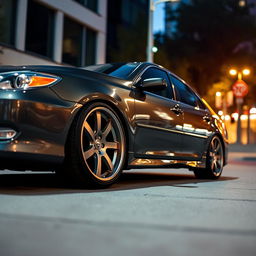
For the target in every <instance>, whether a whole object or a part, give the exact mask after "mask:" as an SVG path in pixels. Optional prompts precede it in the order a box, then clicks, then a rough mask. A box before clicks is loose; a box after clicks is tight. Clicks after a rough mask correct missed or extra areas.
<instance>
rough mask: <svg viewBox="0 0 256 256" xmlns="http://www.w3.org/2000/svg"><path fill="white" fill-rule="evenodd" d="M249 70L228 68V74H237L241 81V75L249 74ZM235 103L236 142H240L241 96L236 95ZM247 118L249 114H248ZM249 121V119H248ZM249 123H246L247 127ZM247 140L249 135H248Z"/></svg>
mask: <svg viewBox="0 0 256 256" xmlns="http://www.w3.org/2000/svg"><path fill="white" fill-rule="evenodd" d="M250 73H251V71H250V69H248V68H245V69H243V70H236V69H234V68H232V69H230V70H229V74H230V75H231V76H237V79H238V81H242V80H243V75H244V76H248V75H250ZM236 104H237V110H238V118H237V131H236V134H237V143H238V144H241V114H242V104H243V98H242V97H237V98H236ZM248 118H249V115H248ZM249 122H250V121H249ZM249 125H250V124H249V123H248V127H247V128H248V129H250V128H249ZM248 141H249V137H248Z"/></svg>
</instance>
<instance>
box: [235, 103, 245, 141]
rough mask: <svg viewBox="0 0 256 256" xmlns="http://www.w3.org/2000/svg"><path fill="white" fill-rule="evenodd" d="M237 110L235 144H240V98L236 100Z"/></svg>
mask: <svg viewBox="0 0 256 256" xmlns="http://www.w3.org/2000/svg"><path fill="white" fill-rule="evenodd" d="M236 104H237V110H238V118H237V131H236V135H237V137H236V142H237V143H238V144H241V114H242V104H243V99H242V98H236Z"/></svg>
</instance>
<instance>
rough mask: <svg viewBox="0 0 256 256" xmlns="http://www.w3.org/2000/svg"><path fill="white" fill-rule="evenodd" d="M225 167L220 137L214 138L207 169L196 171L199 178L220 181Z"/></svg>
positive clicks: (208, 155) (209, 150)
mask: <svg viewBox="0 0 256 256" xmlns="http://www.w3.org/2000/svg"><path fill="white" fill-rule="evenodd" d="M223 165H224V152H223V146H222V143H221V141H220V138H219V137H218V136H214V137H213V138H212V140H211V143H210V145H209V149H208V152H207V160H206V168H205V169H203V168H198V169H195V170H194V174H195V176H196V177H197V178H201V179H202V178H208V179H218V178H219V177H220V176H221V173H222V170H223Z"/></svg>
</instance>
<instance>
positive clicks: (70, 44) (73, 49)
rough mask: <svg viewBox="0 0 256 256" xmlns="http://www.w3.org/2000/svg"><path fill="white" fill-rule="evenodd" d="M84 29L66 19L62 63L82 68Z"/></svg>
mask: <svg viewBox="0 0 256 256" xmlns="http://www.w3.org/2000/svg"><path fill="white" fill-rule="evenodd" d="M82 41H83V27H82V26H81V25H80V24H79V23H77V22H75V21H73V20H71V19H69V18H67V17H65V18H64V34H63V53H62V61H63V62H65V63H68V64H71V65H73V66H80V65H81V64H82V63H81V57H82Z"/></svg>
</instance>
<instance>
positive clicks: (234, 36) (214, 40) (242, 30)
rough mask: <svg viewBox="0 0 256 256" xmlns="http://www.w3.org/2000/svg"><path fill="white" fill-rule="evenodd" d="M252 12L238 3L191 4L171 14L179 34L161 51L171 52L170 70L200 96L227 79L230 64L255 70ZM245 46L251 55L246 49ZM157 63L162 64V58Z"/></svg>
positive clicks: (192, 1) (227, 0) (202, 0)
mask: <svg viewBox="0 0 256 256" xmlns="http://www.w3.org/2000/svg"><path fill="white" fill-rule="evenodd" d="M250 8H251V6H250V5H247V6H245V7H241V6H239V5H238V1H237V0H207V1H206V0H190V1H186V2H185V1H184V2H183V1H182V2H181V3H180V5H179V6H178V8H176V9H172V10H171V13H169V15H168V17H169V20H170V21H172V22H174V24H176V31H175V32H174V34H173V38H171V39H166V40H165V41H164V43H162V44H161V45H160V46H159V48H165V49H171V50H169V51H168V52H166V54H167V55H168V58H169V60H170V62H169V66H170V67H171V69H172V70H173V71H174V72H176V73H177V74H178V75H180V76H181V77H184V78H185V80H187V81H188V82H189V83H190V84H191V85H192V86H193V87H195V88H196V89H197V90H198V91H199V93H200V94H201V95H203V96H204V95H207V92H208V90H209V88H211V86H212V85H213V84H216V83H219V82H221V80H222V79H223V78H224V77H226V76H227V73H226V72H227V70H228V67H229V66H231V64H232V65H234V64H237V65H244V64H245V63H250V64H251V65H252V66H256V65H255V57H256V50H255V38H256V37H255V36H256V34H255V31H256V25H255V20H256V17H255V16H254V17H253V16H251V15H250ZM246 42H247V44H251V45H252V47H249V48H250V52H249V50H248V49H249V48H248V47H247V48H248V49H246V47H243V44H245V43H246ZM239 45H240V47H239ZM156 61H157V62H159V63H161V56H157V55H156ZM223 67H226V69H225V68H223ZM255 70H256V69H255ZM229 86H230V85H229Z"/></svg>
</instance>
